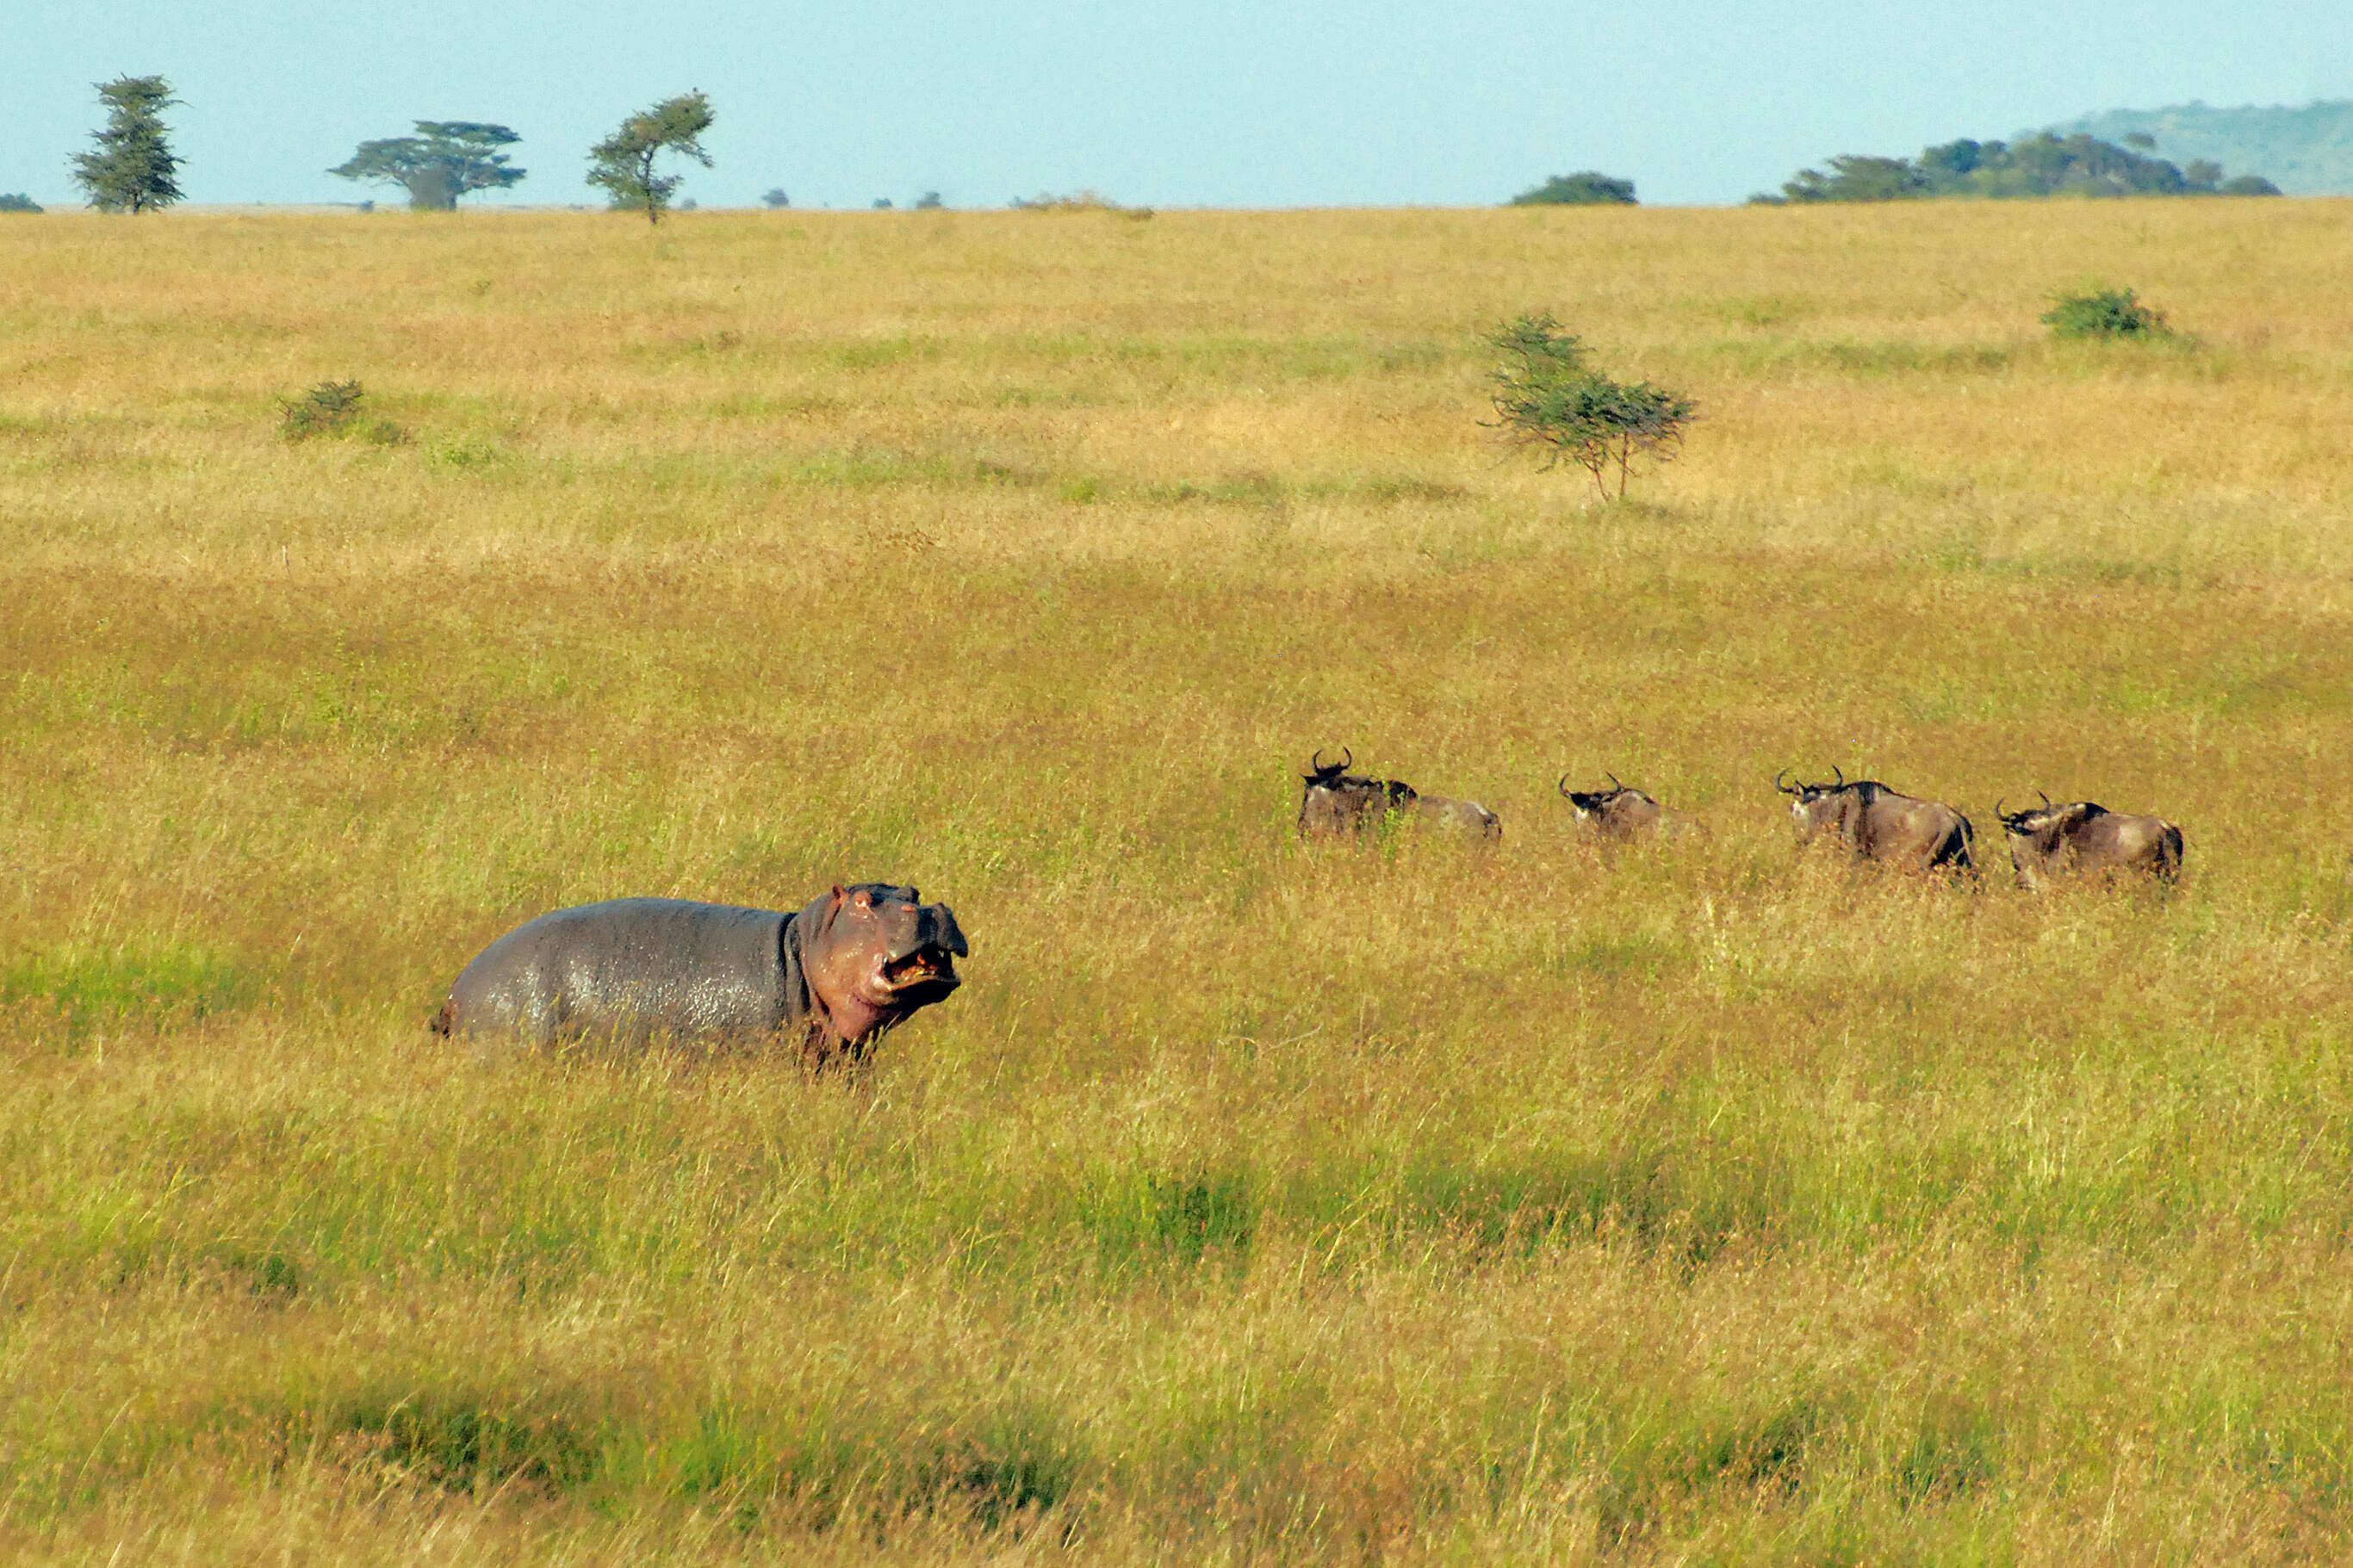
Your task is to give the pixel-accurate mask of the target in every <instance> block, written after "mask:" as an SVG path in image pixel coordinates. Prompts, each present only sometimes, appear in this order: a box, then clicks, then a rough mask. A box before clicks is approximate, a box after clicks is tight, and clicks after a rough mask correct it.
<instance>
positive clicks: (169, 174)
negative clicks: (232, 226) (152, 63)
mask: <svg viewBox="0 0 2353 1568" xmlns="http://www.w3.org/2000/svg"><path fill="white" fill-rule="evenodd" d="M98 100H99V101H100V103H103V104H104V105H106V123H105V125H103V126H102V127H100V129H98V130H96V131H93V132H90V140H91V141H92V142H97V143H98V151H96V152H94V153H76V154H74V161H73V178H74V184H78V185H79V186H80V187H81V188H82V189H83V190H84V191H86V192H87V193H89V195H90V205H92V206H94V207H96V208H97V209H98V210H99V211H100V212H102V213H142V212H146V211H148V210H149V209H151V208H153V207H167V206H170V205H172V204H173V203H174V202H176V201H178V200H179V199H180V187H179V184H178V182H177V181H175V180H174V178H173V176H174V174H178V173H179V169H180V159H179V155H178V154H177V153H174V152H173V151H172V146H171V143H170V142H168V141H166V140H165V139H164V132H165V130H166V129H167V128H166V127H165V126H164V110H165V109H166V108H168V107H170V106H171V105H173V104H175V103H177V102H179V101H180V100H178V99H176V98H174V97H173V96H172V84H171V83H170V82H168V81H165V80H164V79H163V78H162V77H160V76H121V77H117V78H115V79H113V80H112V81H109V82H101V83H100V84H99V89H98Z"/></svg>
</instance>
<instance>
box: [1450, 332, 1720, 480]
mask: <svg viewBox="0 0 2353 1568" xmlns="http://www.w3.org/2000/svg"><path fill="white" fill-rule="evenodd" d="M1487 342H1488V345H1489V346H1490V347H1492V348H1494V349H1497V350H1499V351H1501V352H1502V353H1503V355H1504V363H1503V364H1502V365H1501V366H1499V367H1498V368H1497V369H1496V371H1495V416H1496V417H1495V420H1494V427H1496V428H1500V429H1501V430H1502V431H1503V432H1504V436H1505V437H1506V438H1508V439H1510V440H1512V441H1514V442H1517V443H1518V444H1520V445H1522V446H1525V447H1536V448H1537V449H1538V450H1539V451H1541V452H1542V453H1543V454H1544V466H1545V467H1546V468H1554V467H1556V466H1557V465H1559V464H1561V463H1564V462H1567V463H1574V464H1576V465H1577V467H1578V468H1583V469H1584V470H1585V471H1586V472H1587V473H1588V474H1591V475H1592V476H1593V484H1594V488H1595V489H1598V490H1599V491H1600V492H1601V499H1602V500H1609V485H1608V483H1607V482H1606V481H1605V480H1604V479H1603V475H1604V474H1605V473H1606V472H1607V471H1608V470H1609V468H1611V467H1612V466H1615V467H1616V468H1617V470H1618V495H1619V497H1620V499H1621V500H1622V499H1623V498H1624V496H1625V494H1626V481H1627V480H1628V479H1629V478H1630V476H1631V475H1632V473H1633V468H1634V459H1635V458H1638V457H1646V458H1650V459H1651V461H1652V462H1656V463H1663V462H1666V461H1668V460H1669V459H1671V458H1673V457H1674V456H1675V454H1676V453H1677V452H1678V451H1680V450H1681V449H1682V447H1683V426H1685V425H1687V424H1689V423H1690V422H1691V421H1692V419H1693V418H1694V417H1695V416H1697V414H1698V411H1699V408H1698V405H1696V404H1694V402H1692V400H1691V399H1690V398H1688V397H1685V396H1683V395H1681V394H1680V393H1674V392H1670V391H1668V390H1667V389H1666V388H1664V387H1662V386H1653V385H1651V384H1650V383H1649V382H1647V381H1640V382H1621V381H1613V380H1611V379H1610V378H1609V376H1606V375H1604V374H1601V373H1600V372H1599V371H1598V370H1596V369H1594V368H1593V367H1592V365H1591V364H1589V363H1587V359H1586V351H1585V345H1584V344H1583V343H1582V342H1578V341H1577V338H1576V337H1575V336H1573V335H1572V334H1570V333H1568V332H1566V331H1562V330H1561V325H1560V323H1559V322H1558V321H1555V320H1553V318H1552V317H1551V316H1549V315H1534V316H1521V317H1519V318H1517V319H1516V320H1514V321H1509V322H1507V323H1505V324H1504V326H1502V327H1499V328H1497V329H1496V330H1495V331H1493V333H1491V334H1490V335H1489V336H1488V339H1487Z"/></svg>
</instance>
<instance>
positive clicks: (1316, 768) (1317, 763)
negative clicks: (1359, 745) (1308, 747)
mask: <svg viewBox="0 0 2353 1568" xmlns="http://www.w3.org/2000/svg"><path fill="white" fill-rule="evenodd" d="M1339 765H1340V771H1341V772H1342V773H1346V772H1347V771H1348V770H1349V769H1350V768H1353V767H1355V766H1356V752H1352V751H1350V750H1349V749H1348V748H1347V747H1345V746H1343V747H1341V748H1340V764H1339ZM1307 769H1308V771H1309V772H1310V773H1330V772H1331V771H1332V770H1331V769H1330V768H1328V767H1326V766H1325V765H1324V748H1323V747H1321V746H1318V747H1316V748H1315V754H1314V756H1313V757H1310V758H1309V759H1308V761H1307Z"/></svg>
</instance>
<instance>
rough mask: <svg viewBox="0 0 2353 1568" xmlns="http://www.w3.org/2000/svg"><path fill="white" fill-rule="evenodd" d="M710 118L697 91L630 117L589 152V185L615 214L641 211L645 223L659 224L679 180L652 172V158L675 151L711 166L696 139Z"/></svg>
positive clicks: (706, 102) (708, 103) (705, 100)
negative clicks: (599, 190) (601, 192)
mask: <svg viewBox="0 0 2353 1568" xmlns="http://www.w3.org/2000/svg"><path fill="white" fill-rule="evenodd" d="M711 121H712V112H711V100H710V99H708V98H706V97H704V96H703V95H702V93H700V92H686V93H681V94H680V95H679V96H678V97H676V98H668V99H664V100H662V101H661V102H659V103H657V104H655V105H654V106H653V107H652V108H651V109H648V110H640V111H639V112H638V113H636V114H632V115H630V116H629V117H628V119H627V120H624V121H621V128H620V129H619V130H618V131H616V132H613V133H612V134H611V135H610V136H607V137H606V138H605V140H603V141H602V142H597V143H596V146H594V147H592V148H590V149H589V150H588V183H589V184H592V185H602V186H603V187H604V188H605V194H606V196H607V199H608V200H609V201H610V202H611V203H612V205H613V210H614V211H616V212H640V211H642V212H643V213H644V214H645V215H646V221H647V222H648V223H659V222H660V221H661V215H662V214H663V213H664V212H665V211H667V210H668V209H669V207H670V197H671V196H673V195H677V194H678V187H679V186H680V185H681V184H682V183H683V177H682V176H681V175H678V174H655V173H654V160H655V159H656V158H657V157H659V156H660V155H661V154H662V153H677V154H678V155H679V156H680V157H682V158H691V159H693V160H694V161H695V162H696V163H701V164H702V166H703V167H704V168H706V169H708V168H709V167H711V154H710V153H705V152H704V151H703V150H702V140H701V138H702V133H703V132H706V131H708V130H710V129H711Z"/></svg>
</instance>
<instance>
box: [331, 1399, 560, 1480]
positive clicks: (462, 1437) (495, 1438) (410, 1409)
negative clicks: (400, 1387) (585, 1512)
mask: <svg viewBox="0 0 2353 1568" xmlns="http://www.w3.org/2000/svg"><path fill="white" fill-rule="evenodd" d="M332 1425H333V1426H334V1427H335V1428H336V1429H338V1430H340V1431H342V1432H345V1433H349V1434H353V1435H356V1436H359V1437H361V1438H362V1439H364V1441H365V1442H366V1443H367V1444H368V1445H369V1447H371V1448H373V1449H374V1450H375V1452H374V1455H373V1456H372V1457H374V1458H377V1459H379V1460H380V1461H382V1462H384V1463H387V1464H391V1465H396V1466H397V1467H399V1468H401V1469H402V1470H404V1471H406V1472H407V1473H408V1474H409V1475H411V1476H414V1477H416V1478H417V1479H420V1480H423V1481H426V1482H428V1483H430V1484H431V1485H433V1486H437V1487H439V1488H441V1489H444V1490H448V1491H456V1492H474V1491H477V1490H479V1489H488V1488H491V1487H497V1486H501V1485H504V1484H507V1483H510V1482H512V1481H516V1480H522V1481H529V1482H535V1483H537V1484H539V1485H542V1486H546V1487H550V1488H553V1489H556V1490H559V1491H561V1490H566V1489H572V1488H575V1487H578V1486H579V1485H581V1484H582V1483H583V1482H585V1481H586V1480H587V1479H589V1477H590V1476H592V1475H593V1474H594V1473H595V1472H596V1468H597V1459H598V1453H597V1445H596V1440H595V1433H594V1432H593V1431H592V1430H590V1429H588V1428H586V1427H585V1426H583V1424H581V1423H580V1422H577V1421H575V1420H574V1419H573V1418H572V1417H570V1416H568V1415H565V1414H563V1413H561V1412H551V1413H525V1412H515V1411H510V1410H503V1409H499V1408H495V1407H493V1406H491V1405H489V1404H487V1403H485V1402H479V1401H475V1400H470V1399H465V1398H458V1397H450V1396H448V1395H445V1394H438V1393H434V1392H430V1391H427V1392H416V1393H406V1394H389V1393H378V1394H370V1395H366V1396H364V1397H363V1398H361V1399H358V1400H356V1401H354V1402H353V1404H352V1405H349V1406H347V1407H346V1408H344V1409H343V1410H342V1411H341V1412H339V1413H338V1414H337V1415H336V1416H335V1417H334V1420H333V1422H332Z"/></svg>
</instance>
